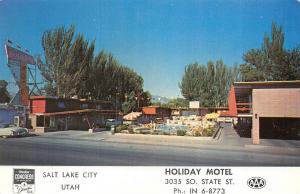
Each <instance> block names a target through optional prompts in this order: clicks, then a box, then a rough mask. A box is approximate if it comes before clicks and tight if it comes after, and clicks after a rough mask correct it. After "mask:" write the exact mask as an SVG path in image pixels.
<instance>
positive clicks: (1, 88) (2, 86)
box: [0, 80, 10, 103]
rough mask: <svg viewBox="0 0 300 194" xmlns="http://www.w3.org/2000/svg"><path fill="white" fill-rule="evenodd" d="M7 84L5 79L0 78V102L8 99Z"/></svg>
mask: <svg viewBox="0 0 300 194" xmlns="http://www.w3.org/2000/svg"><path fill="white" fill-rule="evenodd" d="M7 85H8V83H7V82H6V81H5V80H0V103H7V102H9V101H10V96H9V93H8V91H7Z"/></svg>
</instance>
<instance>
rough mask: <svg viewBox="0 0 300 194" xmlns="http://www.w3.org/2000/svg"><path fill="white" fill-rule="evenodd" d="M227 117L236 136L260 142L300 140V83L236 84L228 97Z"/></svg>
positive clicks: (254, 142) (264, 82)
mask: <svg viewBox="0 0 300 194" xmlns="http://www.w3.org/2000/svg"><path fill="white" fill-rule="evenodd" d="M228 106H229V110H228V114H229V115H230V116H231V117H235V118H236V119H237V124H236V125H235V127H236V129H237V132H238V133H239V134H240V135H241V136H244V137H251V138H252V142H253V144H259V143H260V139H286V140H300V81H263V82H260V81H259V82H235V83H234V84H233V85H232V87H231V89H230V91H229V96H228Z"/></svg>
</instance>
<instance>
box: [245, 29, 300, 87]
mask: <svg viewBox="0 0 300 194" xmlns="http://www.w3.org/2000/svg"><path fill="white" fill-rule="evenodd" d="M299 48H300V47H299V46H298V47H296V48H294V49H291V50H289V49H285V48H284V32H283V29H282V27H280V26H277V25H276V24H275V23H273V24H272V31H271V36H267V35H266V36H265V37H264V41H263V44H262V46H261V48H258V49H251V50H249V51H248V52H246V53H245V54H244V56H243V59H244V61H245V63H244V64H241V65H240V70H241V77H242V79H243V80H244V81H265V80H296V79H300V70H299V69H300V49H299Z"/></svg>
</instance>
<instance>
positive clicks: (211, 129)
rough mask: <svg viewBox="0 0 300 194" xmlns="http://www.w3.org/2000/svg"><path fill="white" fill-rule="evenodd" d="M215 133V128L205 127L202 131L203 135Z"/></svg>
mask: <svg viewBox="0 0 300 194" xmlns="http://www.w3.org/2000/svg"><path fill="white" fill-rule="evenodd" d="M213 133H214V128H205V129H203V131H202V136H212V135H213Z"/></svg>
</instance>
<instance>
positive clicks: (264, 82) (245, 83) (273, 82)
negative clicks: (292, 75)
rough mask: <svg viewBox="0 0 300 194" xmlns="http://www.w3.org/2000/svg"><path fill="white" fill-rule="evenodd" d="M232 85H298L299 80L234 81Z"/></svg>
mask: <svg viewBox="0 0 300 194" xmlns="http://www.w3.org/2000/svg"><path fill="white" fill-rule="evenodd" d="M233 84H234V86H300V80H291V81H254V82H234V83H233Z"/></svg>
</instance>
